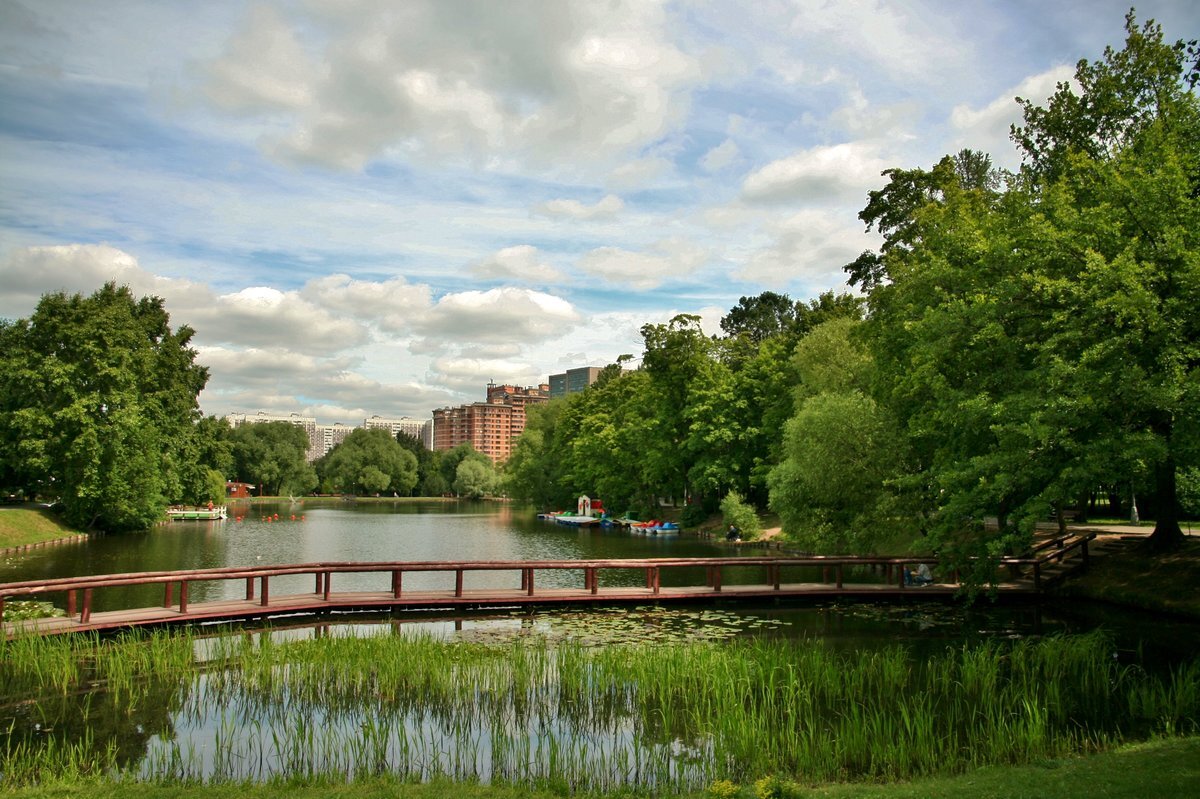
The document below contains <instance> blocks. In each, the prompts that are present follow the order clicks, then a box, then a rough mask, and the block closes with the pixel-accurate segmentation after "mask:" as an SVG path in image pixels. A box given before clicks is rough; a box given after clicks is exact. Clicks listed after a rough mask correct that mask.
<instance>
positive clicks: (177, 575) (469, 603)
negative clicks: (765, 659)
mask: <svg viewBox="0 0 1200 799" xmlns="http://www.w3.org/2000/svg"><path fill="white" fill-rule="evenodd" d="M1094 535H1095V534H1094V533H1092V534H1088V535H1084V536H1064V537H1062V538H1061V539H1058V540H1051V541H1050V542H1046V543H1045V544H1042V545H1039V547H1038V549H1037V551H1036V552H1034V553H1033V556H1031V557H1025V558H1004V559H1003V560H1001V561H1000V565H1001V566H1002V567H1005V568H1006V569H1007V570H1008V572H1009V575H1010V576H1008V577H1007V578H1006V579H1004V580H1003V581H999V580H998V581H997V583H996V588H997V590H999V591H1000V592H1001V593H1025V594H1030V593H1033V594H1036V593H1038V592H1040V591H1041V588H1042V582H1043V581H1042V567H1043V565H1045V564H1048V563H1051V562H1054V561H1058V562H1061V561H1062V560H1063V558H1064V557H1066V556H1067V555H1069V554H1071V553H1072V552H1074V551H1076V550H1078V551H1079V552H1080V554H1081V555H1082V557H1083V560H1084V562H1085V563H1086V559H1087V542H1088V541H1089V540H1090V539H1091V538H1092V537H1094ZM919 563H926V564H930V565H931V566H932V567H933V568H934V569H937V560H936V559H935V558H917V557H913V558H880V557H826V556H809V557H732V558H650V559H607V560H539V561H525V560H521V561H462V562H447V561H392V562H378V563H357V562H321V563H303V564H289V565H281V566H228V567H223V568H215V569H192V570H186V571H154V572H133V573H127V574H105V575H92V576H86V577H63V578H51V579H44V580H27V581H23V582H13V583H0V618H3V612H4V605H5V601H6V600H16V599H47V598H59V599H60V600H61V597H62V595H65V606H66V617H65V618H64V617H58V618H44V619H30V620H23V621H7V622H4V623H3V628H4V631H5V632H6V633H8V634H10V635H12V634H16V633H18V632H21V631H29V632H35V633H57V632H72V631H82V630H104V629H115V628H120V627H133V626H139V625H147V624H172V623H190V622H197V621H212V620H231V619H239V618H253V617H262V616H271V615H278V614H285V613H303V612H323V611H329V610H394V609H418V608H420V609H428V608H485V607H512V606H535V605H564V604H587V603H622V602H646V601H652V602H667V601H697V600H713V599H719V598H743V599H750V598H764V597H766V598H771V597H801V596H816V597H822V596H857V597H873V598H881V599H882V598H885V597H889V596H898V595H904V594H909V593H915V592H916V591H918V590H919V591H920V592H922V593H926V594H953V593H956V592H957V591H958V589H959V588H960V586H959V583H958V575H957V574H948V575H944V579H943V580H941V581H938V582H935V583H932V584H930V585H926V586H922V587H920V588H919V589H918V588H917V587H916V586H913V585H907V584H906V580H905V573H906V570H907V569H908V567H910V566H915V565H916V564H919ZM862 566H868V567H874V568H875V569H876V570H878V571H882V573H883V574H884V576H885V582H882V583H879V582H873V583H872V582H847V581H846V579H845V577H846V571H847V568H853V567H862ZM697 567H699V568H702V569H703V570H704V574H705V584H704V585H703V586H700V585H690V586H664V585H663V584H662V574H663V572H664V571H667V570H674V569H683V568H693V569H695V568H697ZM814 567H816V568H820V569H821V581H820V582H785V581H784V579H783V578H784V571H785V570H794V569H797V568H808V569H812V568H814ZM618 569H620V570H630V569H632V570H640V571H643V572H644V573H645V584H644V586H634V587H629V586H616V585H606V586H603V587H601V585H600V575H601V574H602V573H603V572H606V571H611V570H618ZM730 569H737V570H739V571H743V570H746V569H759V570H761V571H760V572H759V574H760V575H761V578H760V579H761V581H760V582H749V583H747V582H742V581H739V582H738V583H736V584H730V583H726V581H725V580H724V576H725V574H726V572H727V571H728V570H730ZM552 571H578V572H582V576H583V580H582V586H581V587H575V588H571V587H567V588H564V587H561V586H553V587H544V586H543V587H538V581H537V576H538V574H539V573H544V572H552ZM380 572H382V573H386V574H389V575H390V585H389V586H388V588H387V589H386V590H383V591H380V590H374V591H363V590H353V591H349V590H348V591H334V590H333V584H334V575H342V574H369V573H380ZM429 572H441V573H453V574H454V585H453V588H449V587H446V588H440V589H433V590H430V589H421V590H416V591H413V590H405V587H404V577H405V575H410V574H419V573H429ZM478 572H492V573H495V572H502V573H503V572H507V573H514V572H515V573H519V575H520V587H519V588H515V587H513V588H503V587H501V588H497V587H473V588H468V587H467V585H466V575H467V574H468V573H478ZM1014 573H1015V574H1017V575H1019V576H1013V574H1014ZM305 574H307V575H311V576H312V578H313V581H314V588H313V591H312V592H311V593H301V594H287V595H279V596H275V595H272V591H271V581H272V579H274V578H277V577H284V576H291V575H305ZM793 576H794V575H793ZM231 580H236V581H242V582H243V583H244V587H245V592H244V598H242V599H219V600H207V601H204V602H195V603H193V602H190V601H189V593H190V589H191V586H193V585H194V584H196V583H213V582H226V581H231ZM144 585H161V586H162V587H163V600H162V605H161V606H159V607H152V608H131V609H125V610H108V611H103V612H93V601H94V596H95V592H96V591H97V590H102V589H107V588H118V587H125V586H144Z"/></svg>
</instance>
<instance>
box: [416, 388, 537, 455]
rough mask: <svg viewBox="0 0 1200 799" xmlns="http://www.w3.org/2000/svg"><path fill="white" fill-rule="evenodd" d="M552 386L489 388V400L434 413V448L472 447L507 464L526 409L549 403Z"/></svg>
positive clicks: (522, 429) (522, 425)
mask: <svg viewBox="0 0 1200 799" xmlns="http://www.w3.org/2000/svg"><path fill="white" fill-rule="evenodd" d="M549 399H550V386H548V385H546V384H545V383H543V384H542V385H540V386H537V387H536V388H534V387H525V388H522V387H520V386H512V385H496V384H495V383H489V384H488V386H487V401H486V402H474V403H471V404H469V405H459V406H458V407H456V408H439V409H438V410H435V411H434V412H433V448H434V449H435V450H447V449H453V448H454V447H457V446H458V445H459V444H464V443H467V444H470V445H471V446H472V447H474V448H475V450H476V451H478V452H482V453H484V454H485V455H487V456H488V457H490V458H491V459H492V461H493V462H494V463H503V462H504V461H506V460H507V459H508V456H509V455H511V454H512V445H513V441H514V440H515V439H516V438H517V437H518V436H520V435H521V433H522V432H524V430H525V410H526V408H528V407H529V406H530V405H534V404H537V403H540V402H547V401H548V400H549Z"/></svg>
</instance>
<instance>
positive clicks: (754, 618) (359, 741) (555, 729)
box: [0, 502, 1200, 787]
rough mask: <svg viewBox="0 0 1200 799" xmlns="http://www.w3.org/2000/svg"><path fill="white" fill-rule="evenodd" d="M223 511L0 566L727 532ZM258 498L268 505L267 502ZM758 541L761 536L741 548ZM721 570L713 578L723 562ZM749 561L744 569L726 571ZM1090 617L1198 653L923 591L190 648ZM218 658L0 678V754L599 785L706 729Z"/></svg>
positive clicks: (154, 562) (352, 623) (496, 548)
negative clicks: (73, 684)
mask: <svg viewBox="0 0 1200 799" xmlns="http://www.w3.org/2000/svg"><path fill="white" fill-rule="evenodd" d="M233 511H234V514H235V515H236V514H239V513H240V514H242V516H243V518H242V520H241V521H238V520H237V519H236V518H231V519H229V520H227V521H225V522H216V523H212V522H175V523H172V524H169V525H163V526H160V527H157V528H155V529H154V530H152V531H150V532H149V533H147V534H145V535H138V536H119V537H117V536H114V537H109V538H95V539H93V540H90V541H87V542H85V543H80V544H68V545H63V546H58V547H51V548H47V549H42V550H36V551H33V552H30V553H23V554H21V555H19V556H10V557H8V558H7V559H5V560H4V561H3V562H0V582H7V581H13V580H22V579H35V578H37V577H53V576H68V575H81V574H104V573H119V572H131V571H149V570H171V569H193V568H208V567H220V566H245V565H255V564H285V563H304V562H313V561H383V560H526V559H528V560H539V559H554V560H570V559H583V558H622V557H633V558H636V557H662V556H681V557H690V556H713V555H722V556H728V555H730V554H734V553H736V552H737V551H738V550H737V549H734V548H730V547H727V546H724V545H722V544H720V543H716V542H711V541H700V540H697V539H694V538H689V537H687V536H681V537H672V538H654V537H646V536H635V535H630V534H628V533H626V532H620V531H611V532H609V531H600V530H580V529H576V528H570V527H565V526H560V525H555V524H552V523H547V522H542V521H539V520H537V519H536V518H535V515H534V514H533V512H532V511H529V510H525V509H520V508H512V507H510V506H508V505H496V504H486V503H415V504H414V503H395V504H393V503H367V502H361V503H342V502H337V503H324V504H318V503H308V504H300V503H298V504H288V503H283V504H277V505H253V506H251V505H242V506H240V507H237V506H235V507H234V508H233ZM268 514H270V518H271V521H268V520H267V515H268ZM276 514H278V517H279V521H274V519H275V515H276ZM759 553H761V550H757V551H756V550H749V551H748V554H759ZM747 571H749V570H747ZM736 572H737V570H733V572H732V573H730V574H729V575H728V577H727V579H729V580H730V581H736V580H738V579H739V575H738V574H737V573H736ZM750 578H751V575H749V574H747V575H744V576H740V579H750ZM857 578H858V579H864V580H866V579H872V576H871V575H868V574H861V575H857ZM453 579H454V578H453V575H452V574H438V575H433V574H429V575H421V574H412V575H406V577H405V586H406V587H412V588H421V587H443V588H445V587H449V586H450V585H452V584H453ZM538 579H539V583H544V584H553V581H554V580H555V579H557V580H559V581H566V582H568V583H570V584H578V583H579V581H580V575H579V574H578V573H576V572H564V573H561V574H557V575H552V574H550V573H547V574H545V575H541V574H539V577H538ZM606 579H607V580H608V582H609V583H610V584H615V583H618V582H623V583H625V584H638V583H639V581H640V580H642V579H643V575H642V573H641V572H631V573H629V574H622V573H619V572H618V573H614V574H611V575H608V576H607V577H606ZM668 579H673V580H676V581H683V580H687V581H689V582H692V583H693V584H694V583H695V582H697V581H698V580H699V579H702V576H701V575H698V574H690V575H689V574H679V573H676V574H674V575H671V576H669V577H668V575H664V580H665V581H666V580H668ZM387 580H388V577H387V575H362V576H354V575H335V576H334V589H335V590H338V589H343V590H350V589H354V588H360V587H361V588H374V589H376V590H382V589H384V588H385V586H386V582H387ZM472 580H474V582H472ZM488 580H492V581H500V582H501V583H503V584H505V585H508V586H512V585H516V584H517V580H518V577H517V575H516V573H513V574H511V575H503V574H478V575H468V577H467V581H468V587H482V586H484V585H486V584H487V581H488ZM277 581H278V582H276V581H275V580H273V581H272V591H273V592H274V593H279V592H284V593H286V592H288V591H291V590H295V591H302V590H303V591H311V590H312V580H311V577H297V578H295V581H294V582H293V583H292V584H291V585H289V584H288V583H287V582H286V581H285V579H284V578H277ZM127 590H128V591H129V593H122V591H121V590H119V589H108V590H105V591H99V592H97V594H96V597H95V602H96V606H97V608H98V609H104V608H105V607H130V606H133V605H135V604H146V605H149V604H154V603H156V602H158V601H160V600H161V589H159V588H146V589H137V590H138V591H140V593H135V592H134V590H132V589H127ZM242 590H243V585H242V584H241V583H239V582H236V581H233V582H230V583H209V584H203V583H202V584H196V585H193V587H192V589H191V596H192V598H193V600H194V601H202V600H204V599H209V598H219V597H222V596H226V597H235V596H238V595H239V594H240V592H241V591H242ZM918 597H919V595H917V596H915V597H914V599H915V598H918ZM1097 627H1103V628H1106V629H1107V630H1109V631H1110V632H1111V633H1112V640H1113V648H1114V650H1115V651H1114V654H1115V655H1116V656H1117V657H1118V658H1120V659H1121V660H1122V661H1126V662H1128V663H1131V664H1134V663H1136V664H1140V665H1144V666H1145V667H1147V668H1149V669H1151V670H1154V671H1160V672H1161V671H1163V670H1165V669H1166V668H1167V667H1169V665H1170V664H1171V663H1177V662H1179V661H1181V660H1183V659H1186V658H1190V657H1195V656H1196V655H1197V654H1198V653H1200V626H1198V625H1196V624H1194V623H1189V622H1180V621H1176V620H1170V619H1166V620H1164V619H1162V618H1160V617H1157V616H1153V615H1150V614H1138V613H1128V612H1122V611H1117V610H1114V609H1111V608H1107V607H1104V606H1098V605H1089V604H1086V603H1079V602H1072V603H1069V604H1054V603H1046V604H1044V605H1040V606H1039V605H1037V604H1029V603H1025V604H1018V605H1008V606H993V605H990V604H988V603H986V602H983V603H979V604H977V605H976V606H974V607H972V608H965V607H963V606H961V605H960V604H956V603H950V604H947V603H942V602H912V603H906V604H899V605H898V604H884V605H871V604H855V603H844V602H843V603H836V602H823V603H818V604H801V603H793V604H769V605H764V606H747V605H741V604H728V605H722V606H717V607H712V606H702V607H678V608H677V607H654V606H649V605H648V606H644V607H638V608H599V609H591V610H554V611H535V612H529V611H517V610H513V611H499V612H495V611H489V612H486V613H484V612H479V613H466V614H461V613H460V614H448V613H428V612H426V613H406V614H394V615H392V614H384V613H376V614H365V613H359V614H341V615H332V616H323V617H302V618H292V619H277V620H275V621H274V622H273V623H272V624H271V625H270V626H269V628H266V629H263V628H259V627H257V626H256V625H254V624H251V625H246V626H232V627H231V626H223V625H221V626H213V627H210V628H206V629H207V634H206V637H204V638H202V639H200V640H199V641H198V642H197V650H196V653H195V654H196V657H197V660H199V661H204V662H209V660H210V659H209V655H208V653H209V652H210V651H214V650H216V649H219V648H220V647H221V646H223V645H224V644H225V643H227V642H230V641H236V642H239V644H240V645H244V646H247V647H251V649H254V648H258V647H262V646H265V645H267V644H268V643H271V642H283V641H290V640H300V639H316V638H325V637H341V636H410V635H423V636H433V637H437V638H443V639H448V640H452V641H457V640H461V641H472V642H484V643H501V644H504V645H508V644H510V643H511V642H513V641H515V640H520V639H532V640H548V641H551V642H554V641H581V642H583V643H585V644H587V645H591V646H605V645H608V644H612V643H622V642H629V641H642V642H670V641H681V640H687V641H694V640H698V639H707V640H713V641H721V640H728V639H731V638H736V637H745V636H755V637H776V636H786V637H789V638H798V639H815V640H819V641H820V642H821V644H822V645H824V646H828V647H831V648H834V649H838V650H864V649H866V650H879V649H883V648H886V647H891V646H894V645H897V644H901V645H903V646H904V647H905V648H907V649H908V650H909V651H910V652H911V653H912V655H913V657H914V662H917V663H919V662H921V661H922V660H923V659H924V658H925V657H926V656H934V655H937V654H939V653H943V652H944V651H945V650H946V648H947V647H951V648H958V647H960V646H962V645H963V644H964V643H968V642H972V641H978V640H981V639H1007V638H1020V637H1027V636H1038V635H1043V634H1047V633H1055V632H1083V631H1088V630H1092V629H1096V628H1097ZM214 665H216V664H214ZM453 667H454V666H453V664H449V665H448V668H453ZM223 675H225V672H223V671H221V670H220V669H219V668H218V669H217V670H215V671H210V670H207V669H202V670H200V671H198V672H197V674H196V676H195V677H194V678H191V679H184V680H183V682H182V684H181V683H180V682H179V680H178V679H177V678H172V677H165V676H164V677H162V678H161V679H155V678H150V679H148V680H147V681H145V683H144V684H143V685H142V686H141V688H140V689H139V690H140V693H139V695H138V696H137V698H136V699H130V698H129V697H124V696H119V695H116V694H114V693H112V692H109V691H105V690H103V688H102V687H101V686H99V685H91V684H90V683H89V687H87V688H86V690H84V689H82V688H81V689H79V690H68V691H66V692H64V693H61V694H60V693H58V692H56V691H50V690H47V691H45V692H44V694H43V695H42V696H39V697H36V698H34V697H30V696H28V695H27V694H25V693H20V694H13V695H5V690H4V685H3V680H2V679H0V754H3V750H4V748H5V747H6V746H7V747H12V746H15V745H17V744H23V745H33V746H35V747H41V746H46V745H48V744H47V742H48V741H49V740H50V739H51V738H53V739H55V740H57V741H59V742H62V743H65V744H70V745H74V746H79V745H82V746H83V748H84V749H86V750H88V751H91V750H93V749H94V750H95V751H100V750H102V749H103V747H105V746H106V745H108V743H109V742H112V743H113V744H114V745H115V746H116V751H117V763H118V764H119V766H120V767H121V768H126V769H131V770H132V772H133V773H135V774H141V775H142V776H143V777H148V778H150V777H161V776H164V775H167V776H175V777H177V778H180V777H187V778H191V779H221V778H233V779H252V780H256V779H267V778H269V777H271V776H273V775H276V776H277V775H284V774H289V773H297V772H300V773H303V772H304V771H305V770H306V769H315V770H316V771H332V772H337V773H342V772H345V773H348V774H353V773H356V771H357V769H360V768H380V766H379V765H372V764H374V763H376V761H378V763H382V764H386V765H383V766H382V768H383V770H388V771H393V772H395V773H399V774H403V775H405V776H406V777H408V778H415V779H427V778H430V777H431V776H433V775H436V774H449V775H452V776H456V777H458V778H468V779H479V780H482V781H488V780H490V779H492V778H493V777H496V776H498V775H503V774H506V773H509V771H510V770H514V773H518V772H519V773H525V771H522V770H523V769H525V770H532V771H531V772H530V773H535V774H536V773H542V772H545V773H546V774H549V773H551V771H552V770H553V769H554V768H561V764H560V766H555V765H554V763H555V759H556V758H560V757H561V755H560V754H558V753H560V752H566V753H567V756H570V757H578V758H579V763H578V768H579V769H582V770H583V771H586V772H588V773H592V774H600V775H601V776H602V777H603V776H604V775H605V774H608V773H609V772H610V771H611V772H612V773H611V775H610V777H605V779H611V781H612V785H626V784H629V785H639V786H641V787H645V786H646V784H647V783H646V782H645V780H644V779H643V778H640V777H636V776H635V777H630V771H629V769H630V768H632V766H631V765H630V764H638V763H643V762H645V761H646V760H647V759H650V760H652V761H654V762H657V763H659V768H660V773H661V774H662V775H665V776H664V777H663V779H671V780H673V779H676V778H679V779H684V778H682V777H680V774H682V773H683V770H685V769H694V768H698V766H697V764H703V763H706V762H709V761H711V759H712V758H711V752H709V750H708V749H706V748H705V747H709V746H711V745H712V740H711V738H710V737H709V735H708V734H707V733H703V732H696V733H689V734H686V735H685V734H681V733H678V732H677V731H674V728H670V727H667V728H662V729H660V727H662V726H663V725H661V724H660V725H657V726H656V725H655V724H653V723H652V722H653V717H643V715H639V713H638V712H635V711H632V710H628V709H626V710H622V711H621V712H620V713H618V714H616V715H614V716H613V721H612V725H611V726H612V728H611V729H606V730H604V731H602V732H597V731H596V730H595V729H593V727H592V726H591V721H590V720H589V721H588V722H587V723H586V724H585V723H581V722H579V721H578V720H576V719H574V716H572V713H573V712H574V711H573V710H572V707H573V705H571V704H570V703H569V702H568V703H567V705H560V704H556V703H558V702H560V701H561V700H562V699H563V697H561V696H559V695H558V693H556V689H555V687H554V685H552V684H547V686H543V687H542V688H539V691H541V693H537V694H536V695H535V696H533V699H531V700H530V701H531V705H530V706H531V707H533V708H534V710H536V714H535V715H537V714H540V715H537V719H539V720H538V721H537V723H536V724H534V723H533V722H532V721H529V720H526V721H525V722H522V723H519V724H518V723H515V722H513V723H509V721H503V719H508V715H512V718H514V719H515V718H517V717H518V716H519V715H520V713H525V712H527V711H526V710H522V709H521V708H520V707H516V708H515V709H510V710H506V711H504V713H503V714H502V722H495V721H494V720H493V721H490V722H489V721H482V720H480V719H479V718H476V716H478V715H479V714H478V713H475V711H473V710H472V711H471V712H470V713H468V714H467V717H465V718H466V720H464V719H461V718H457V717H453V716H452V715H450V714H449V711H448V710H447V709H446V708H443V707H440V706H436V705H427V704H422V703H421V702H419V701H416V700H414V701H413V702H412V703H399V704H397V703H396V702H392V703H391V704H388V703H386V702H382V701H381V700H377V699H376V698H371V697H368V699H366V700H362V701H358V700H355V701H354V702H349V701H348V700H345V701H343V700H336V701H335V700H328V701H326V700H315V699H314V700H310V699H306V698H304V697H303V696H298V697H291V696H290V694H288V695H286V696H285V700H279V701H276V700H275V699H270V700H269V701H268V700H267V699H264V695H262V693H261V692H260V690H259V689H258V688H257V687H256V686H255V684H254V681H253V680H250V681H249V682H248V683H247V684H246V685H241V684H240V683H239V684H237V685H235V687H234V688H232V689H230V688H225V687H222V685H224V680H225V679H226V677H225V676H223ZM213 680H215V681H216V682H215V683H213V682H212V681H213ZM118 693H119V692H118ZM468 693H469V692H468ZM285 694H286V692H285ZM481 695H482V694H481ZM567 698H568V699H569V697H567ZM31 699H33V701H30V700H31ZM533 700H536V701H533ZM518 711H520V713H518ZM528 712H532V711H528ZM505 714H508V715H505ZM577 727H578V729H577ZM522 729H528V730H529V732H528V733H526V734H518V735H516V737H515V738H514V737H512V736H513V734H514V730H518V731H519V730H522ZM5 730H7V731H8V732H7V735H5V733H4V731H5ZM506 736H508V737H506ZM5 738H7V739H8V740H7V744H6V743H5V740H4V739H5ZM510 738H511V740H510ZM81 742H82V744H81ZM497 747H500V748H497ZM513 747H516V748H515V749H514V748H513ZM521 747H525V748H524V749H522V748H521ZM705 753H708V754H705ZM556 773H557V772H556ZM697 775H698V776H696V777H695V779H694V780H692V781H694V782H695V784H696V785H703V784H706V782H705V781H706V780H707V779H708V776H707V772H704V771H703V769H700V771H698V772H697ZM2 776H3V775H0V780H2ZM652 779H657V778H652ZM688 779H691V778H688ZM639 780H640V781H639ZM684 781H687V780H684ZM650 784H653V782H651V783H650ZM689 784H690V783H689ZM693 787H694V786H693Z"/></svg>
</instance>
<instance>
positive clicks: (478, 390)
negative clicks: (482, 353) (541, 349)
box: [427, 357, 546, 402]
mask: <svg viewBox="0 0 1200 799" xmlns="http://www.w3.org/2000/svg"><path fill="white" fill-rule="evenodd" d="M427 379H428V380H429V382H430V383H433V384H434V385H441V386H445V387H447V388H449V389H452V390H455V391H461V392H463V393H465V394H468V395H471V396H473V397H474V399H473V400H472V401H474V402H482V401H483V399H484V396H485V395H484V388H485V386H486V384H487V383H488V382H495V383H503V384H514V385H519V386H532V385H538V384H539V383H541V382H542V381H543V380H545V379H546V373H545V370H544V369H541V368H540V367H538V366H535V365H533V364H530V363H528V362H526V361H520V360H513V359H501V358H462V357H446V358H438V359H435V360H434V361H433V363H431V364H430V372H429V374H428V375H427Z"/></svg>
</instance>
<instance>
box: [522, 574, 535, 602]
mask: <svg viewBox="0 0 1200 799" xmlns="http://www.w3.org/2000/svg"><path fill="white" fill-rule="evenodd" d="M523 571H524V572H525V593H526V594H527V595H528V596H533V569H532V568H528V569H523Z"/></svg>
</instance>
